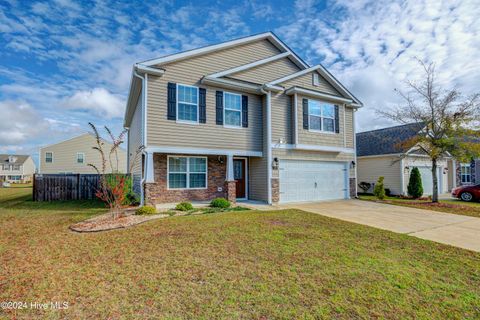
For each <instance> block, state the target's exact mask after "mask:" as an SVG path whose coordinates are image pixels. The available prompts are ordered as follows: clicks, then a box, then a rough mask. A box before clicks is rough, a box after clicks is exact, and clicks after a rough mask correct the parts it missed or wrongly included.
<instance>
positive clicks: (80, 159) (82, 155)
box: [77, 152, 85, 163]
mask: <svg viewBox="0 0 480 320" xmlns="http://www.w3.org/2000/svg"><path fill="white" fill-rule="evenodd" d="M84 162H85V153H83V152H78V153H77V163H84Z"/></svg>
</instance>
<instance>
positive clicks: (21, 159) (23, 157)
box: [0, 154, 30, 165]
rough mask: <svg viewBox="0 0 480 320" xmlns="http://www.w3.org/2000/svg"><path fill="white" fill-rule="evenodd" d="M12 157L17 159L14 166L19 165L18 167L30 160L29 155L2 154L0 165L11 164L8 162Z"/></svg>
mask: <svg viewBox="0 0 480 320" xmlns="http://www.w3.org/2000/svg"><path fill="white" fill-rule="evenodd" d="M10 156H13V157H15V158H16V159H17V160H16V161H15V162H14V163H13V164H18V165H22V164H24V163H25V161H27V159H28V158H30V156H29V155H21V154H0V164H3V163H10V162H8V157H10Z"/></svg>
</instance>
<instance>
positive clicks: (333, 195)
mask: <svg viewBox="0 0 480 320" xmlns="http://www.w3.org/2000/svg"><path fill="white" fill-rule="evenodd" d="M279 178H280V202H281V203H287V202H301V201H320V200H336V199H346V198H348V170H347V163H345V162H327V161H305V160H280V164H279Z"/></svg>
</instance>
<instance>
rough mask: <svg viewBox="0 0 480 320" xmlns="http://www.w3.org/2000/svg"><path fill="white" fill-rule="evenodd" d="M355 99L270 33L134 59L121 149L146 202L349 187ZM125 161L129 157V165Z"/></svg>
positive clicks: (294, 194) (305, 194)
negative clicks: (124, 148)
mask: <svg viewBox="0 0 480 320" xmlns="http://www.w3.org/2000/svg"><path fill="white" fill-rule="evenodd" d="M360 107H362V103H361V102H360V101H359V100H358V99H357V98H356V97H354V96H353V95H352V94H351V93H350V92H349V91H348V90H347V89H346V88H345V87H344V86H343V85H342V84H341V83H340V82H339V81H338V80H337V79H335V78H334V77H333V76H332V75H331V74H330V73H329V72H328V71H327V70H326V69H325V68H324V67H323V66H321V65H316V66H313V67H312V66H309V65H307V64H306V63H305V62H304V61H303V60H302V59H301V58H300V57H298V56H297V55H296V54H295V53H294V52H293V51H292V50H290V49H289V48H288V47H287V46H286V45H285V44H284V43H283V42H282V41H280V39H278V38H277V36H275V35H274V34H273V33H271V32H267V33H262V34H258V35H254V36H249V37H245V38H241V39H237V40H233V41H228V42H225V43H221V44H217V45H212V46H208V47H203V48H199V49H195V50H190V51H186V52H182V53H178V54H173V55H169V56H165V57H161V58H157V59H152V60H148V61H143V62H140V63H137V64H135V65H134V68H133V72H132V80H131V85H130V91H129V96H128V102H127V108H126V113H125V120H124V126H125V127H126V128H128V157H129V161H130V160H131V159H132V158H133V157H134V154H135V150H138V148H139V146H144V147H145V149H144V152H143V156H142V158H141V159H139V161H138V162H137V163H134V164H132V165H133V172H132V173H133V175H134V181H135V190H136V192H138V193H139V194H141V199H142V201H144V203H148V204H158V203H166V202H179V201H182V200H189V201H195V200H197V201H198V200H210V199H213V198H216V197H226V198H228V199H229V200H230V201H235V200H236V199H252V200H260V201H265V202H268V203H276V202H281V203H285V202H293V201H313V200H325V199H345V198H349V197H350V196H353V195H355V188H356V177H355V162H354V160H355V128H354V119H355V111H356V110H357V109H358V108H360ZM129 167H130V166H129Z"/></svg>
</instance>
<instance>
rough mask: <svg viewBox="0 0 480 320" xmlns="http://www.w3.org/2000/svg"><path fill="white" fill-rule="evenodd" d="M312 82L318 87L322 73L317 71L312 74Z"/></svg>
mask: <svg viewBox="0 0 480 320" xmlns="http://www.w3.org/2000/svg"><path fill="white" fill-rule="evenodd" d="M312 83H313V85H314V86H317V87H318V86H319V85H320V75H319V74H318V73H316V72H314V73H313V74H312Z"/></svg>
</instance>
